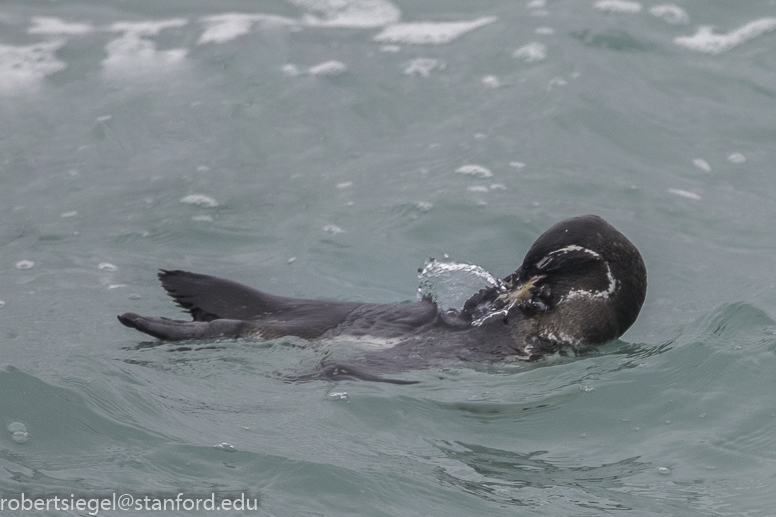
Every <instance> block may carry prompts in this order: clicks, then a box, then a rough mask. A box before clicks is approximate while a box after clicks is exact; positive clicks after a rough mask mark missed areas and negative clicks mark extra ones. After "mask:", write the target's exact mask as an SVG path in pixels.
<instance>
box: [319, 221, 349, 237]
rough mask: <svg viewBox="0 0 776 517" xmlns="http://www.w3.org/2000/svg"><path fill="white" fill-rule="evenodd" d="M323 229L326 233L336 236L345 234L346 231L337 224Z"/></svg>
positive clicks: (328, 225)
mask: <svg viewBox="0 0 776 517" xmlns="http://www.w3.org/2000/svg"><path fill="white" fill-rule="evenodd" d="M321 229H322V230H323V231H324V232H326V233H333V234H334V235H337V234H338V233H345V230H343V229H342V228H340V227H339V226H337V225H336V224H327V225H326V226H324V227H323V228H321Z"/></svg>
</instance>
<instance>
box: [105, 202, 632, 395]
mask: <svg viewBox="0 0 776 517" xmlns="http://www.w3.org/2000/svg"><path fill="white" fill-rule="evenodd" d="M158 276H159V280H160V281H161V283H162V287H163V288H164V289H165V290H166V291H167V293H168V294H169V295H170V296H171V297H172V298H173V300H174V301H175V302H176V303H177V304H178V306H180V307H181V308H182V309H184V311H186V312H188V313H189V314H190V315H191V317H192V321H182V320H174V319H167V318H164V317H148V316H140V315H138V314H135V313H131V312H128V313H125V314H122V315H120V316H118V319H119V321H120V322H121V323H122V324H123V325H125V326H127V327H130V328H134V329H137V330H139V331H141V332H144V333H146V334H148V335H150V336H153V337H155V338H158V339H161V340H164V341H179V340H203V339H204V340H206V339H216V338H240V337H246V338H255V339H266V340H268V339H277V338H280V337H283V336H296V337H299V338H303V339H306V340H325V339H328V338H334V337H337V336H352V337H356V338H384V339H388V340H391V341H393V342H395V345H394V346H392V347H390V348H388V349H385V350H381V351H375V352H371V353H370V354H369V357H367V358H366V360H367V362H368V363H369V365H370V366H371V369H372V370H373V371H383V370H385V369H386V368H387V367H388V366H390V365H393V366H394V368H393V370H394V371H400V370H406V369H412V368H427V367H429V366H431V365H435V364H442V363H450V362H452V361H477V362H482V361H499V360H502V359H506V358H512V359H522V360H527V361H534V360H536V359H539V358H541V357H543V356H545V355H547V354H550V353H555V352H559V351H562V350H567V349H569V348H570V349H582V348H587V347H590V346H593V345H599V344H603V343H606V342H608V341H611V340H613V339H616V338H618V337H620V336H621V335H622V334H623V333H625V331H626V330H628V328H629V327H630V326H631V325H632V324H633V323H634V322H635V321H636V318H637V317H638V315H639V312H640V311H641V307H642V305H643V304H644V299H645V297H646V292H647V270H646V267H645V265H644V261H643V259H642V257H641V254H640V253H639V251H638V249H637V248H636V247H635V246H634V245H633V243H631V242H630V241H629V240H628V239H627V238H626V237H625V236H624V235H623V234H622V233H620V232H619V231H618V230H617V229H615V228H614V227H613V226H612V225H610V224H609V223H607V222H606V221H605V220H604V219H603V218H601V217H599V216H596V215H582V216H578V217H572V218H569V219H565V220H563V221H560V222H558V223H556V224H555V225H553V226H552V227H550V228H549V229H548V230H547V231H545V232H544V233H543V234H542V235H540V236H539V238H538V239H536V241H535V242H534V243H533V245H532V246H531V247H530V249H529V250H528V252H527V253H526V255H525V258H524V259H523V262H522V264H521V265H520V267H519V268H517V270H516V271H514V272H513V273H511V274H510V275H508V276H506V277H504V278H503V279H501V280H499V281H497V282H496V285H493V286H489V287H486V288H484V289H481V290H480V291H479V292H477V293H473V295H472V296H471V297H470V298H469V299H468V300H467V301H466V302H465V303H464V305H463V307H462V308H461V309H441V308H440V307H439V306H438V305H437V304H436V303H435V302H434V301H433V300H432V299H430V298H428V297H424V298H423V299H421V300H420V301H418V302H416V303H411V304H383V303H359V302H347V301H330V300H313V299H303V298H289V297H284V296H277V295H273V294H269V293H265V292H263V291H259V290H256V289H253V288H251V287H248V286H245V285H242V284H239V283H236V282H232V281H230V280H225V279H222V278H218V277H214V276H208V275H202V274H198V273H190V272H187V271H181V270H172V271H168V270H161V271H160V272H159V274H158ZM323 370H326V369H325V368H324V369H323ZM328 370H329V373H328V374H327V375H326V376H328V377H336V376H338V375H339V376H340V377H346V378H352V377H356V378H363V379H366V380H382V378H379V376H377V375H376V374H374V373H370V372H369V371H362V372H360V371H358V369H357V368H356V367H353V366H348V365H337V364H335V365H330V366H329V367H328ZM388 382H393V381H388Z"/></svg>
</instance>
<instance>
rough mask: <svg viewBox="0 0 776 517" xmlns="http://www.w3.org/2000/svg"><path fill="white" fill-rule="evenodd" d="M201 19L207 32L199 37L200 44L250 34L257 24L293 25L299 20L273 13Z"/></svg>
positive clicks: (238, 14)
mask: <svg viewBox="0 0 776 517" xmlns="http://www.w3.org/2000/svg"><path fill="white" fill-rule="evenodd" d="M199 21H200V22H201V23H202V24H204V25H205V32H203V33H202V35H201V36H200V37H199V40H198V41H197V44H198V45H202V44H204V43H226V42H227V41H232V40H233V39H236V38H239V37H240V36H244V35H245V34H249V33H250V32H251V30H253V28H254V27H255V26H257V25H258V26H261V27H265V26H292V25H298V24H299V22H298V21H296V20H293V19H291V18H286V17H285V16H276V15H273V14H246V13H224V14H216V15H213V16H203V17H202V18H200V19H199Z"/></svg>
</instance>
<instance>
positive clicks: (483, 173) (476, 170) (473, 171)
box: [455, 165, 493, 178]
mask: <svg viewBox="0 0 776 517" xmlns="http://www.w3.org/2000/svg"><path fill="white" fill-rule="evenodd" d="M455 172H457V173H458V174H468V175H470V176H479V177H480V178H490V177H492V176H493V173H492V172H490V169H488V168H486V167H483V166H482V165H464V166H463V167H459V168H457V169H456V170H455Z"/></svg>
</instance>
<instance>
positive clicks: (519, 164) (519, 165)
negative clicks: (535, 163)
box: [509, 162, 525, 169]
mask: <svg viewBox="0 0 776 517" xmlns="http://www.w3.org/2000/svg"><path fill="white" fill-rule="evenodd" d="M509 166H510V167H514V168H515V169H522V168H523V167H525V164H524V163H523V162H509Z"/></svg>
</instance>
